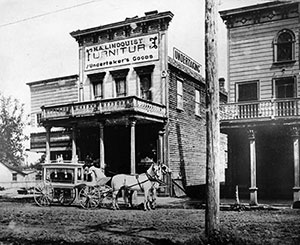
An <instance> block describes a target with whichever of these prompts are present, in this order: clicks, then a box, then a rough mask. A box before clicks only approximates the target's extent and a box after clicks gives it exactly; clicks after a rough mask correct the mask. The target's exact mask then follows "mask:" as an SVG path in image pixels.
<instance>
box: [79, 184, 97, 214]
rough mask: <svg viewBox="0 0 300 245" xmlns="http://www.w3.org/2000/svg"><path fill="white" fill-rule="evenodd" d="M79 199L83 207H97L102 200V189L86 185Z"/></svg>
mask: <svg viewBox="0 0 300 245" xmlns="http://www.w3.org/2000/svg"><path fill="white" fill-rule="evenodd" d="M78 199H79V203H80V205H81V206H82V207H83V208H86V209H93V208H97V207H98V206H99V204H100V202H101V195H100V191H99V190H98V188H96V187H94V186H85V187H83V188H82V189H81V190H80V192H79V197H78Z"/></svg>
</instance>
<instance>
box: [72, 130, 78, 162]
mask: <svg viewBox="0 0 300 245" xmlns="http://www.w3.org/2000/svg"><path fill="white" fill-rule="evenodd" d="M76 128H77V127H76V125H75V124H74V125H73V127H72V162H76V160H77V159H76V158H77V152H76Z"/></svg>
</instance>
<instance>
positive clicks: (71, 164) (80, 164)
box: [41, 161, 84, 168]
mask: <svg viewBox="0 0 300 245" xmlns="http://www.w3.org/2000/svg"><path fill="white" fill-rule="evenodd" d="M83 165H84V163H83V162H72V161H63V162H58V161H53V162H50V163H43V164H42V165H41V166H42V168H49V167H51V168H82V167H83Z"/></svg>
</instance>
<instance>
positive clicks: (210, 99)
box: [205, 0, 220, 236]
mask: <svg viewBox="0 0 300 245" xmlns="http://www.w3.org/2000/svg"><path fill="white" fill-rule="evenodd" d="M216 1H217V0H206V1H205V76H206V109H207V114H206V148H207V149H206V187H207V189H206V210H205V233H206V236H210V235H212V234H213V232H214V231H215V230H219V202H220V197H219V180H218V179H219V168H218V166H219V162H220V156H219V155H220V154H219V152H220V150H219V149H220V125H219V84H218V72H217V33H216V21H217V3H216Z"/></svg>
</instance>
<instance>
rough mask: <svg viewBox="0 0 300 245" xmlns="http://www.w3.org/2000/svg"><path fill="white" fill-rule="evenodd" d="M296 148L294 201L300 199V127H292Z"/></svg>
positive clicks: (294, 146) (294, 147)
mask: <svg viewBox="0 0 300 245" xmlns="http://www.w3.org/2000/svg"><path fill="white" fill-rule="evenodd" d="M291 135H292V138H293V149H294V187H293V201H294V202H297V201H300V181H299V179H300V167H299V127H292V128H291Z"/></svg>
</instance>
